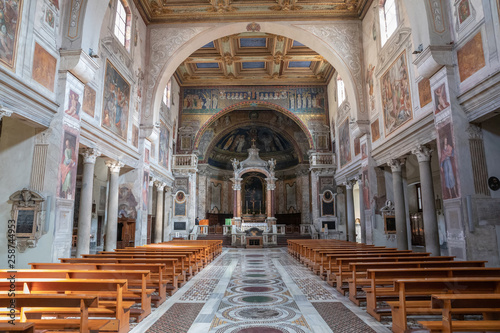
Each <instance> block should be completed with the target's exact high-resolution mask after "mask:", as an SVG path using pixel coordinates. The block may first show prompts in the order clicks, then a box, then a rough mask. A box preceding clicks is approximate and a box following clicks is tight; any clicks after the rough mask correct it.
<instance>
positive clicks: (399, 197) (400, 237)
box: [388, 159, 408, 250]
mask: <svg viewBox="0 0 500 333" xmlns="http://www.w3.org/2000/svg"><path fill="white" fill-rule="evenodd" d="M388 164H389V166H390V167H391V170H392V186H393V190H394V211H395V217H396V237H397V241H398V250H408V230H407V229H408V228H407V225H406V213H405V200H404V190H403V177H402V172H401V168H402V166H403V165H404V160H399V159H394V160H390V161H389V162H388Z"/></svg>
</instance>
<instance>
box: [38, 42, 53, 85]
mask: <svg viewBox="0 0 500 333" xmlns="http://www.w3.org/2000/svg"><path fill="white" fill-rule="evenodd" d="M56 66H57V59H56V58H54V57H53V56H52V55H51V54H50V53H49V52H47V51H45V49H44V48H43V47H41V46H40V45H39V44H38V43H35V53H34V55H33V73H32V77H33V80H35V81H36V82H38V83H40V84H41V85H42V86H44V87H45V88H47V89H48V90H50V91H52V92H54V83H55V77H56Z"/></svg>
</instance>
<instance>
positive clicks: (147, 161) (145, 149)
mask: <svg viewBox="0 0 500 333" xmlns="http://www.w3.org/2000/svg"><path fill="white" fill-rule="evenodd" d="M144 163H145V164H149V149H148V148H144Z"/></svg>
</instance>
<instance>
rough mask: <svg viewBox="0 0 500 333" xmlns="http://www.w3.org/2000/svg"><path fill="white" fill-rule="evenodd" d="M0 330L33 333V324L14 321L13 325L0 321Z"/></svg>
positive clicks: (11, 332) (7, 332) (9, 332)
mask: <svg viewBox="0 0 500 333" xmlns="http://www.w3.org/2000/svg"><path fill="white" fill-rule="evenodd" d="M0 332H2V333H19V332H21V333H34V332H35V324H33V323H21V322H15V323H14V325H13V324H10V323H3V322H0Z"/></svg>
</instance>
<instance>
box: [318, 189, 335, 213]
mask: <svg viewBox="0 0 500 333" xmlns="http://www.w3.org/2000/svg"><path fill="white" fill-rule="evenodd" d="M322 197H323V198H322V201H321V216H335V201H334V197H333V193H332V191H329V190H328V191H325V192H324V193H323V196H322Z"/></svg>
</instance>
